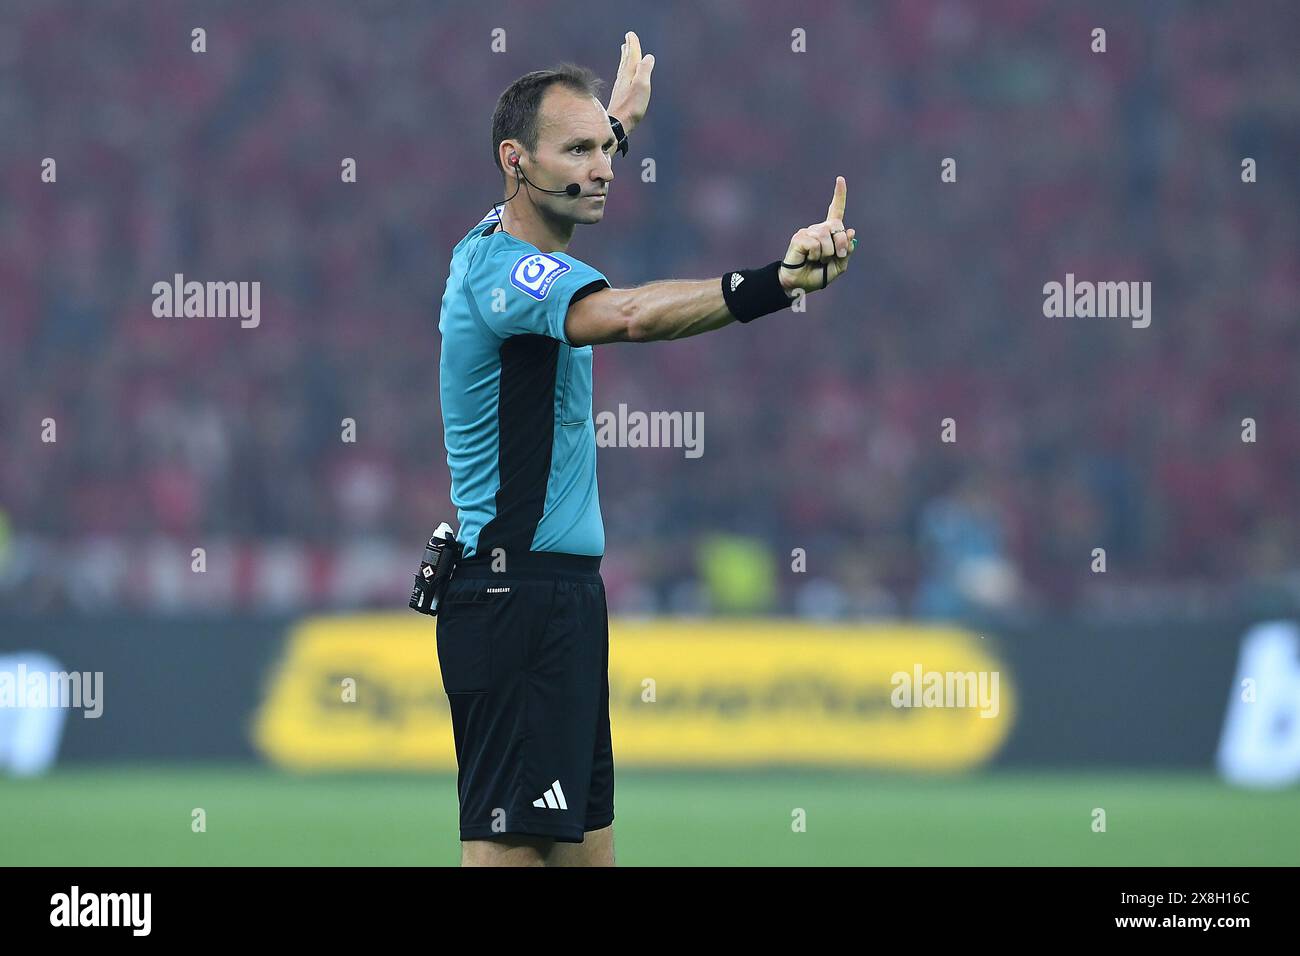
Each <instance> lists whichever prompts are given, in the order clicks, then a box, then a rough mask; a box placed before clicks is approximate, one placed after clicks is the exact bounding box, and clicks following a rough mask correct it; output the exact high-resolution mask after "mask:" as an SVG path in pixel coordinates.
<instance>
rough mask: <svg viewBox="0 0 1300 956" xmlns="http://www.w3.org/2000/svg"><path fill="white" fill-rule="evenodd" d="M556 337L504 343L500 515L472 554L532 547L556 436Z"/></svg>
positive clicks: (514, 337)
mask: <svg viewBox="0 0 1300 956" xmlns="http://www.w3.org/2000/svg"><path fill="white" fill-rule="evenodd" d="M559 352H560V343H559V341H558V340H556V339H553V338H549V337H548V336H545V335H512V336H511V337H510V338H508V339H506V340H505V341H504V342H502V343H501V395H500V399H499V402H498V405H497V429H498V435H499V446H500V451H499V454H498V459H497V467H498V470H499V474H500V476H501V487H500V489H498V491H497V497H496V514H495V515H494V516H493V517H492V520H490V521H489V522H488V523H487V524H485V525H484V526H483V528H482V530H481V531H480V532H479V536H478V543H477V545H476V546H475V548H474V553H475V554H479V555H490V554H491V553H492V549H494V548H504V549H505V551H506V554H507V555H510V554H522V553H524V552H527V551H529V550H531V548H532V545H533V536H534V535H535V534H536V533H537V525H538V522H540V521H541V520H542V511H543V509H544V508H545V506H546V480H547V478H548V477H549V476H550V473H551V443H552V441H553V439H554V437H555V370H556V362H557V358H558V356H559Z"/></svg>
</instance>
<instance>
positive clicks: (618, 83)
mask: <svg viewBox="0 0 1300 956" xmlns="http://www.w3.org/2000/svg"><path fill="white" fill-rule="evenodd" d="M654 68H655V58H654V54H653V53H647V54H646V55H645V56H642V55H641V40H640V39H639V38H638V37H637V35H636V34H635V33H631V32H629V33H627V34H626V35H625V36H624V37H623V55H622V58H621V59H620V60H619V61H618V77H617V78H616V79H615V80H614V88H613V89H612V90H610V91H609V106H607V107H605V112H606V113H608V114H609V115H610V116H612V117H614V118H615V119H617V120H618V121H619V122H620V123H622V124H623V132H625V133H627V134H629V135H631V133H632V128H633V127H634V126H636V125H637V124H638V123H640V122H641V120H642V119H644V118H645V112H646V109H647V108H648V107H649V106H650V74H651V73H652V72H654Z"/></svg>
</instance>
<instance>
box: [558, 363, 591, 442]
mask: <svg viewBox="0 0 1300 956" xmlns="http://www.w3.org/2000/svg"><path fill="white" fill-rule="evenodd" d="M560 361H561V364H562V366H563V368H562V369H561V371H560V375H561V386H560V424H561V425H582V424H584V423H585V422H586V421H587V419H589V418H591V363H592V349H591V346H590V345H584V346H583V347H582V348H580V349H575V348H573V347H572V346H567V345H566V346H565V347H564V354H563V356H562V357H561V359H560Z"/></svg>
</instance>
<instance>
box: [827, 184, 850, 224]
mask: <svg viewBox="0 0 1300 956" xmlns="http://www.w3.org/2000/svg"><path fill="white" fill-rule="evenodd" d="M848 191H849V186H848V183H846V182H845V181H844V177H843V176H836V177H835V196H834V197H833V198H832V199H831V204H830V206H829V207H827V209H826V218H827V219H841V220H842V219H843V218H844V200H845V197H846V196H847V195H848Z"/></svg>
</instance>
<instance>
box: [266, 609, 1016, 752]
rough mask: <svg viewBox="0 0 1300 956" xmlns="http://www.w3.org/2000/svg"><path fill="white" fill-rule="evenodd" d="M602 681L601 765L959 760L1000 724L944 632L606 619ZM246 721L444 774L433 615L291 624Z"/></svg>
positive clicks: (272, 739)
mask: <svg viewBox="0 0 1300 956" xmlns="http://www.w3.org/2000/svg"><path fill="white" fill-rule="evenodd" d="M609 680H610V723H611V728H612V733H613V737H614V760H615V765H616V766H619V767H635V766H657V767H667V766H680V767H744V766H762V765H788V766H827V767H829V766H838V767H879V768H886V767H888V768H899V769H931V770H948V769H960V768H964V767H970V766H975V765H978V764H981V763H983V762H985V761H987V760H988V759H990V758H991V757H992V756H993V755H994V754H995V753H996V752H997V750H998V748H999V747H1000V746H1001V745H1002V743H1003V742H1004V741H1005V740H1006V738H1007V735H1008V734H1009V732H1010V729H1011V725H1012V722H1013V721H1014V719H1015V688H1014V685H1013V681H1012V679H1011V675H1010V674H1009V673H1007V671H1006V668H1005V667H1004V666H1003V664H1002V662H1001V661H999V660H998V658H997V657H996V656H995V655H994V654H993V652H992V650H991V649H990V647H989V645H988V642H987V641H985V640H982V639H981V638H980V637H979V636H978V635H975V634H972V633H970V632H967V631H963V630H960V629H956V628H950V627H931V626H921V625H912V624H907V623H895V624H870V625H868V624H818V623H810V622H805V621H787V620H771V619H764V620H690V619H666V620H649V621H633V620H619V619H612V620H611V621H610V669H609ZM253 734H254V740H255V743H256V745H257V747H258V749H259V750H260V751H261V752H262V753H263V754H264V755H265V756H266V757H267V758H268V759H269V760H271V761H273V762H275V763H278V764H281V765H284V766H290V767H296V768H302V769H308V768H317V769H345V768H374V769H378V768H411V769H428V770H436V769H447V770H450V769H454V768H455V766H456V763H455V753H454V750H453V747H452V735H451V717H450V711H449V710H448V707H447V698H446V695H445V694H444V693H443V690H442V681H441V674H440V672H439V668H438V659H437V648H436V642H435V637H434V625H433V622H432V621H430V620H429V619H428V618H426V617H423V616H421V615H415V614H357V615H344V616H335V617H314V618H310V619H307V620H305V621H303V622H301V623H300V624H299V625H297V626H296V627H295V628H294V629H293V631H292V632H291V634H290V635H289V638H288V641H287V644H286V649H285V653H284V656H283V659H282V660H281V662H280V665H279V668H278V670H277V672H276V673H275V674H273V675H271V680H270V683H269V685H268V689H267V694H266V697H265V700H264V701H263V704H262V706H261V708H260V709H259V711H258V713H257V715H256V718H255V721H254V728H253Z"/></svg>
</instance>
